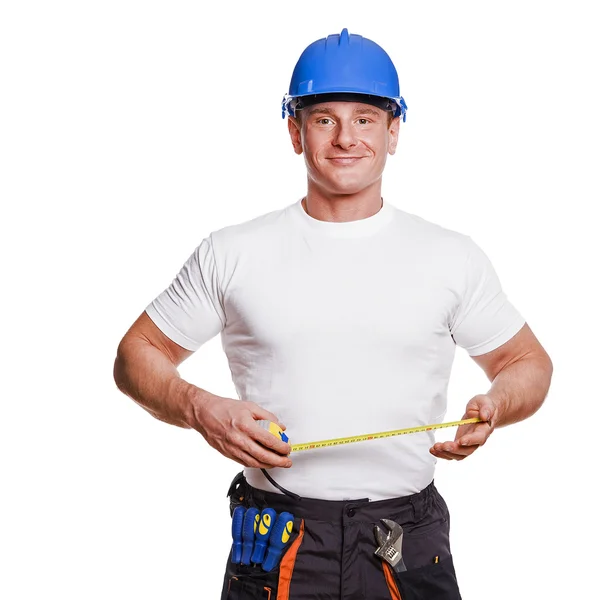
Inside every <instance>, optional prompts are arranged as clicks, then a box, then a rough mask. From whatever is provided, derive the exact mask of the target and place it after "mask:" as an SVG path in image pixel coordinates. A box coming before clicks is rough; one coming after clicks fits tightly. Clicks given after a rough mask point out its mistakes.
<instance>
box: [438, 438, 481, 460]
mask: <svg viewBox="0 0 600 600" xmlns="http://www.w3.org/2000/svg"><path fill="white" fill-rule="evenodd" d="M478 447H479V445H478V444H471V445H468V446H461V445H459V444H457V443H456V442H444V443H443V444H434V445H433V447H432V448H431V453H432V454H433V455H435V456H439V457H440V458H446V459H449V460H462V459H463V458H466V457H467V456H470V455H471V454H473V452H475V450H476V449H477V448H478Z"/></svg>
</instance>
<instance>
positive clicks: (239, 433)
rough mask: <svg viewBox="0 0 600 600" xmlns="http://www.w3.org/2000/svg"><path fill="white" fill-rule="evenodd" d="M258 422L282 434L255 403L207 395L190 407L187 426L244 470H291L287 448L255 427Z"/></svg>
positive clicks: (274, 416)
mask: <svg viewBox="0 0 600 600" xmlns="http://www.w3.org/2000/svg"><path fill="white" fill-rule="evenodd" d="M261 419H264V420H267V421H273V422H274V423H277V425H279V426H280V427H281V429H283V430H285V425H283V424H282V423H280V422H279V420H278V419H277V416H276V415H274V414H273V413H271V412H269V411H268V410H265V409H264V408H261V407H260V406H259V405H258V404H256V403H255V402H250V401H248V400H235V399H232V398H223V397H221V396H215V395H210V396H209V397H208V398H203V399H202V400H201V401H199V402H198V403H195V404H194V406H193V414H192V416H191V417H190V418H189V425H190V426H191V427H193V428H194V429H195V430H196V431H199V432H200V433H201V434H202V436H203V437H204V439H205V440H206V441H207V442H208V443H209V444H210V445H211V446H212V447H213V448H215V449H216V450H218V451H219V452H220V453H221V454H222V455H223V456H226V457H227V458H231V459H232V460H235V461H236V462H237V463H240V464H241V465H243V466H244V467H255V468H258V469H269V468H271V467H286V468H287V467H291V466H292V461H291V460H290V459H289V458H288V456H287V455H288V454H289V453H290V452H291V451H292V448H291V446H290V444H288V443H286V442H283V441H282V440H279V439H277V438H276V437H275V436H274V435H273V434H272V433H270V432H269V431H267V430H266V429H263V428H262V427H260V426H259V425H257V424H256V421H259V420H261Z"/></svg>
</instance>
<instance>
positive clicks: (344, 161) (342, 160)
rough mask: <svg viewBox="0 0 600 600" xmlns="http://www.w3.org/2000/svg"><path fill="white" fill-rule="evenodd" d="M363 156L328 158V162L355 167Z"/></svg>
mask: <svg viewBox="0 0 600 600" xmlns="http://www.w3.org/2000/svg"><path fill="white" fill-rule="evenodd" d="M361 158H364V157H363V156H348V157H339V158H328V159H327V160H329V161H331V162H332V163H333V164H335V165H353V164H355V163H357V162H358V161H359V160H361Z"/></svg>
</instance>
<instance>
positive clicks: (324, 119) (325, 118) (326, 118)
mask: <svg viewBox="0 0 600 600" xmlns="http://www.w3.org/2000/svg"><path fill="white" fill-rule="evenodd" d="M323 121H331V119H329V117H323V118H322V119H319V120H318V121H317V123H321V124H322V125H329V123H324V122H323Z"/></svg>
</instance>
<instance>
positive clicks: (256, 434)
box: [240, 421, 292, 456]
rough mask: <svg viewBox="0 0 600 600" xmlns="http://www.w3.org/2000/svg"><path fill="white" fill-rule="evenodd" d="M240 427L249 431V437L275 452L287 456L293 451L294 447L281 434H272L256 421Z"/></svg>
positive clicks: (246, 431)
mask: <svg viewBox="0 0 600 600" xmlns="http://www.w3.org/2000/svg"><path fill="white" fill-rule="evenodd" d="M240 429H242V431H244V432H245V433H247V434H248V436H249V437H251V438H253V439H254V440H256V441H257V442H259V443H260V444H262V445H263V446H266V447H267V448H269V449H271V450H273V451H274V452H277V453H279V454H282V455H284V456H287V455H288V454H289V453H290V452H291V451H292V447H291V446H290V444H289V443H288V442H284V441H283V440H282V439H281V438H280V437H279V436H277V435H274V434H272V433H271V432H270V431H267V430H266V429H263V428H262V427H260V426H259V425H257V424H256V423H255V422H254V421H253V422H252V423H251V424H249V425H248V427H244V428H242V427H240Z"/></svg>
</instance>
